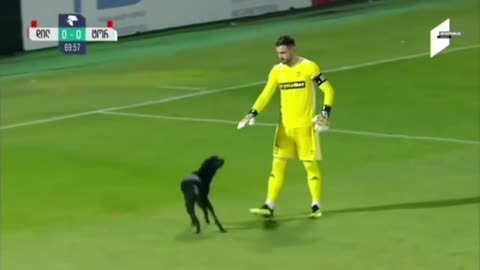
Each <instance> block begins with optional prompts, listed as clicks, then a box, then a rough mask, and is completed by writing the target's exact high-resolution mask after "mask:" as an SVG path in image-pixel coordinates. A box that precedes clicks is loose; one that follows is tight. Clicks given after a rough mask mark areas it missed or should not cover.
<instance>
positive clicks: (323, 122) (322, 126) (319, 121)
mask: <svg viewBox="0 0 480 270" xmlns="http://www.w3.org/2000/svg"><path fill="white" fill-rule="evenodd" d="M329 117H330V107H327V106H324V107H323V110H322V112H321V113H320V114H318V115H315V117H313V119H312V122H313V123H315V131H317V132H323V131H327V130H328V129H329V128H330V120H329Z"/></svg>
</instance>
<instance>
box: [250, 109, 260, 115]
mask: <svg viewBox="0 0 480 270" xmlns="http://www.w3.org/2000/svg"><path fill="white" fill-rule="evenodd" d="M248 114H251V115H253V116H254V117H255V116H257V115H258V112H257V110H255V109H251V110H250V111H249V112H248Z"/></svg>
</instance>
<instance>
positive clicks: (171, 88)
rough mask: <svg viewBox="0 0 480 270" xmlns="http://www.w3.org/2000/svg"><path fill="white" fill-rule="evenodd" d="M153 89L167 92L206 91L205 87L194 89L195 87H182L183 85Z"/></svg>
mask: <svg viewBox="0 0 480 270" xmlns="http://www.w3.org/2000/svg"><path fill="white" fill-rule="evenodd" d="M155 88H157V89H167V90H185V91H200V90H207V88H206V87H195V86H184V85H162V86H155Z"/></svg>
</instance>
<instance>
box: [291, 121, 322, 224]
mask: <svg viewBox="0 0 480 270" xmlns="http://www.w3.org/2000/svg"><path fill="white" fill-rule="evenodd" d="M295 134H296V142H297V145H298V156H299V159H300V160H301V161H302V162H303V166H304V168H305V171H306V172H307V181H308V188H309V190H310V196H311V198H312V214H311V216H312V217H320V216H321V215H322V214H321V211H320V199H321V184H322V174H321V171H320V167H319V164H318V161H319V160H321V158H322V156H321V152H320V143H319V138H318V134H317V133H316V132H315V130H314V129H313V127H312V128H301V129H298V130H297V132H296V133H295Z"/></svg>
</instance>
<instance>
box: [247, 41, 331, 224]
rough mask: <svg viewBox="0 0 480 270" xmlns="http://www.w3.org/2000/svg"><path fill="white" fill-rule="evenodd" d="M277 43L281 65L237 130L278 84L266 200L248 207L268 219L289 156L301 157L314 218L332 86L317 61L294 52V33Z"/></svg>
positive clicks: (251, 118)
mask: <svg viewBox="0 0 480 270" xmlns="http://www.w3.org/2000/svg"><path fill="white" fill-rule="evenodd" d="M275 45H276V51H277V54H278V58H279V60H280V63H279V64H277V65H275V66H274V67H273V68H272V69H271V71H270V73H269V75H268V82H267V84H266V86H265V88H264V89H263V91H262V92H261V94H260V96H259V97H258V98H257V100H256V101H255V103H254V105H253V107H252V109H251V110H250V112H249V113H248V114H247V115H246V116H245V118H243V119H242V120H241V121H240V123H239V125H238V128H242V127H244V126H245V125H248V124H250V125H251V124H253V122H254V120H255V117H256V116H257V115H258V114H259V113H261V112H262V111H263V109H264V108H265V107H266V105H267V104H268V103H269V101H270V99H271V97H272V96H273V94H274V93H275V92H276V90H277V88H279V89H280V106H281V109H280V114H281V120H280V123H279V124H278V125H277V129H276V133H275V139H274V149H273V162H272V170H271V173H270V178H269V181H268V193H267V199H266V202H265V204H264V205H263V206H261V207H260V208H253V209H250V212H251V213H253V214H256V215H261V216H264V217H272V216H273V211H274V208H275V202H276V201H277V198H278V195H279V193H280V191H281V189H282V186H283V182H284V178H285V170H286V167H287V162H288V160H289V159H294V158H298V159H299V160H301V161H302V162H303V165H304V167H305V170H306V171H307V177H308V187H309V190H310V195H311V198H312V206H311V217H314V218H316V217H320V216H321V215H322V214H321V209H320V195H321V192H320V191H321V182H322V176H321V173H320V168H319V166H318V161H319V160H321V158H322V156H321V151H320V144H319V138H318V134H317V132H316V131H323V130H327V129H328V127H329V117H330V112H331V108H332V104H333V98H334V89H333V87H332V85H331V84H330V82H329V81H328V80H327V79H326V77H325V75H324V74H323V73H321V72H320V68H319V66H318V65H317V64H316V63H314V62H312V61H310V60H308V59H305V58H302V57H300V56H297V55H296V49H295V40H294V39H293V38H292V37H290V36H281V37H280V38H278V40H277V41H276V43H275ZM318 88H320V90H321V91H322V92H323V93H324V104H323V108H322V111H321V113H320V114H319V115H316V116H315V111H316V106H315V105H316V94H317V89H318Z"/></svg>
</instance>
